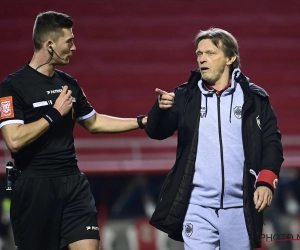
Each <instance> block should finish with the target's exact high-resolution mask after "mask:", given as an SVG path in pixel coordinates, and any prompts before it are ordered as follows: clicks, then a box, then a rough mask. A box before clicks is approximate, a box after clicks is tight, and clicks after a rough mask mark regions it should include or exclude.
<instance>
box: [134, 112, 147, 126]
mask: <svg viewBox="0 0 300 250" xmlns="http://www.w3.org/2000/svg"><path fill="white" fill-rule="evenodd" d="M144 117H146V116H145V115H138V116H137V117H136V119H137V123H138V125H139V128H140V129H144V128H145V127H146V126H145V125H144V124H143V118H144Z"/></svg>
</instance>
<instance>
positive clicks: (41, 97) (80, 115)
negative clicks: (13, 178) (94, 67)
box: [0, 64, 95, 176]
mask: <svg viewBox="0 0 300 250" xmlns="http://www.w3.org/2000/svg"><path fill="white" fill-rule="evenodd" d="M65 85H67V86H68V89H69V90H72V97H73V108H72V109H71V110H70V112H69V113H68V114H67V115H65V116H64V117H62V119H61V120H59V121H58V122H57V123H55V124H54V125H53V126H51V127H50V128H49V129H48V130H47V131H46V132H45V133H44V134H43V135H42V136H40V137H39V138H38V139H37V140H36V141H34V142H33V143H31V144H29V145H28V146H26V147H24V148H23V149H21V150H20V151H19V152H17V153H12V158H13V159H14V161H15V167H16V168H18V169H20V170H22V172H24V173H28V174H31V173H32V174H35V175H36V174H39V173H40V174H41V175H49V176H52V175H54V176H55V175H62V174H68V173H72V172H74V170H78V167H77V159H76V153H75V148H74V138H73V130H74V125H75V121H77V120H85V119H87V118H89V117H91V116H92V115H94V114H95V110H94V109H93V107H92V106H91V105H90V104H89V102H88V101H87V98H86V96H85V94H84V93H83V91H82V89H81V88H80V86H79V85H78V83H77V81H76V80H75V79H74V78H72V77H71V76H70V75H68V74H66V73H63V72H62V71H59V70H55V73H54V75H53V76H52V77H48V76H45V75H43V74H41V73H39V72H38V71H36V70H34V69H33V68H31V67H30V66H29V65H28V64H27V65H26V66H25V67H24V68H22V69H21V70H19V71H17V72H15V73H13V74H11V75H9V76H7V77H6V78H5V79H4V81H3V82H2V83H1V84H0V112H1V120H0V128H1V127H3V126H5V125H7V124H12V123H19V124H27V123H31V122H34V121H37V120H39V119H40V118H41V117H42V116H43V115H44V114H45V113H46V112H47V111H48V110H49V109H51V108H52V107H53V105H54V103H55V101H56V99H57V97H58V96H59V94H60V92H61V91H62V88H63V86H65Z"/></svg>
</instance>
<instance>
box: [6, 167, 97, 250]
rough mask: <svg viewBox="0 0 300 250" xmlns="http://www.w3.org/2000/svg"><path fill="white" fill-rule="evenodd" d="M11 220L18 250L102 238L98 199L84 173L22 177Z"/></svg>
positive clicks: (40, 249) (46, 249)
mask: <svg viewBox="0 0 300 250" xmlns="http://www.w3.org/2000/svg"><path fill="white" fill-rule="evenodd" d="M11 222H12V228H13V232H14V239H15V243H16V246H17V249H18V250H54V249H55V250H58V249H62V248H64V247H66V246H67V245H68V244H70V243H72V242H75V241H78V240H83V239H98V240H100V236H99V228H98V221H97V211H96V207H95V202H94V198H93V196H92V194H91V192H90V188H89V183H88V180H87V178H86V176H85V175H84V174H83V173H81V172H79V173H76V174H73V175H68V176H63V177H55V178H45V177H43V178H40V177H39V178H36V177H27V176H26V177H22V176H20V178H19V179H18V180H17V181H16V183H15V186H14V189H13V191H12V203H11Z"/></svg>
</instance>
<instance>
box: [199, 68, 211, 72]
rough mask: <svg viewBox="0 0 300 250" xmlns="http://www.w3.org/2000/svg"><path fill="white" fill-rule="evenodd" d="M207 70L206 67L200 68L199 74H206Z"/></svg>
mask: <svg viewBox="0 0 300 250" xmlns="http://www.w3.org/2000/svg"><path fill="white" fill-rule="evenodd" d="M208 70H209V68H207V67H201V68H200V71H201V72H206V71H208Z"/></svg>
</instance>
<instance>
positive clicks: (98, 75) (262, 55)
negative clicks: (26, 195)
mask: <svg viewBox="0 0 300 250" xmlns="http://www.w3.org/2000/svg"><path fill="white" fill-rule="evenodd" d="M47 10H54V11H58V12H63V13H66V14H68V15H71V16H72V17H73V19H74V22H75V24H74V29H73V32H74V35H75V40H74V41H75V45H76V47H77V51H76V52H75V54H74V55H73V57H72V58H71V63H70V64H69V65H68V66H65V67H63V68H61V69H62V70H63V71H65V72H67V73H69V74H71V75H72V76H73V77H75V78H76V79H77V80H78V81H79V83H80V85H81V86H82V87H83V89H84V91H85V93H86V95H87V97H88V100H89V102H90V103H91V104H92V105H93V106H94V108H95V109H96V110H97V112H98V113H104V114H108V115H113V116H120V117H135V116H137V115H140V114H147V112H148V111H149V109H150V108H151V106H152V104H153V102H154V100H155V99H156V93H155V92H154V89H155V88H156V87H159V88H161V89H164V90H166V91H172V90H173V89H174V87H176V86H177V85H179V84H181V83H183V82H185V81H187V79H188V77H189V74H190V70H192V69H196V68H197V63H196V56H195V48H194V45H193V39H194V37H195V35H196V34H197V33H198V31H199V30H205V29H208V28H210V27H219V28H223V29H225V30H228V31H229V32H231V33H232V34H233V35H234V36H235V37H236V38H237V40H238V42H239V46H240V56H241V63H242V71H243V73H244V74H245V75H246V76H248V77H250V79H251V80H252V82H254V83H256V84H258V85H260V86H262V87H263V88H265V89H266V90H267V92H268V93H269V94H270V96H271V103H272V105H273V107H274V109H275V111H276V114H277V117H278V124H279V128H280V130H281V132H282V134H283V145H284V157H285V161H284V164H283V167H282V174H281V179H280V181H279V185H278V189H277V192H276V195H275V197H274V201H273V206H272V207H271V208H269V209H268V210H267V211H266V213H265V215H266V217H265V218H266V219H265V227H264V237H265V238H264V239H263V247H262V248H261V249H264V250H269V249H272V250H273V249H275V250H283V249H284V250H295V249H300V241H299V240H298V241H296V240H288V241H285V240H282V239H284V238H291V235H292V236H293V238H297V237H298V239H299V238H300V219H299V218H300V216H299V215H300V196H299V191H300V125H299V124H300V115H299V107H300V98H299V92H300V74H299V66H300V63H299V54H300V33H299V27H300V15H299V13H300V1H298V0H285V1H281V0H251V1H250V0H249V1H248V0H245V1H234V0H227V1H220V0H219V1H217V0H215V1H206V0H202V1H193V0H185V1H183V0H181V1H171V0H164V1H158V0H157V1H154V0H140V1H125V0H124V1H121V0H119V1H117V0H111V1H108V0H107V1H106V0H103V1H101V0H99V1H96V0H95V1H78V0H72V1H66V0H65V1H63V0H61V1H57V0H53V1H36V0H28V1H25V0H24V1H8V0H0V55H1V68H0V79H1V81H2V80H3V79H4V77H5V76H6V75H8V74H9V73H12V72H14V71H16V70H18V69H19V68H21V67H22V66H24V65H25V64H26V62H27V61H29V60H30V59H31V57H32V54H33V44H32V41H31V36H32V28H33V23H34V21H35V17H36V15H37V14H38V13H40V12H44V11H47ZM75 140H76V141H75V143H76V146H77V154H78V160H79V167H80V168H81V170H82V171H83V172H85V173H86V175H87V176H88V178H89V180H90V183H91V189H92V191H93V193H94V196H95V200H96V203H97V206H98V209H99V223H100V230H101V237H102V240H101V244H102V249H103V250H181V249H183V246H182V244H181V243H178V242H175V241H172V240H170V239H168V238H167V236H166V235H165V234H163V233H160V232H158V231H157V230H155V229H154V228H153V227H152V226H150V225H149V224H148V220H149V216H151V214H152V211H153V209H154V206H155V200H156V198H157V196H158V193H159V190H160V187H161V185H162V183H163V180H164V178H165V176H166V174H167V172H168V170H169V169H170V168H171V167H172V165H173V163H174V159H175V146H176V136H173V137H171V138H169V139H167V140H165V141H162V142H157V141H153V140H151V139H149V138H148V137H147V136H146V134H145V133H144V131H142V130H139V131H134V132H129V133H126V134H121V135H97V136H95V135H90V134H88V133H87V132H86V131H84V130H83V129H82V128H80V127H79V126H77V127H76V129H75ZM58 146H59V145H58ZM8 160H10V154H9V152H8V151H7V150H6V147H5V144H4V143H3V141H2V138H1V137H0V164H1V165H2V167H1V168H0V174H1V183H0V185H1V186H2V187H4V186H5V184H4V180H5V179H4V174H5V164H6V162H7V161H8ZM0 198H1V204H2V205H1V210H2V213H1V223H0V224H1V227H0V229H1V230H0V237H1V238H0V250H4V249H5V250H10V249H14V248H12V245H13V242H12V238H11V232H10V224H9V213H8V211H9V195H8V194H7V193H6V192H5V190H4V188H1V189H0ZM233 233H238V232H233ZM276 234H277V235H281V236H276ZM283 234H284V235H285V236H282V235H283Z"/></svg>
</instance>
